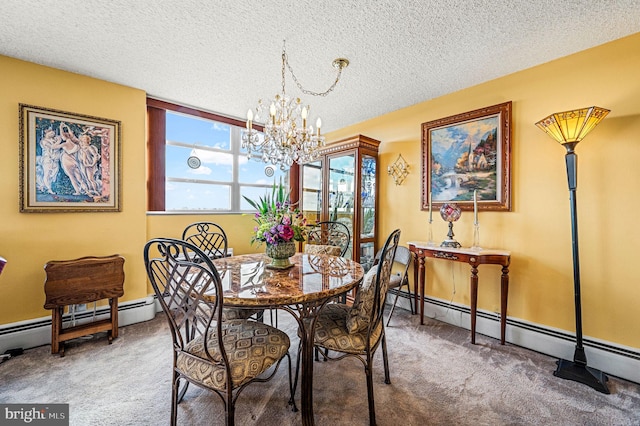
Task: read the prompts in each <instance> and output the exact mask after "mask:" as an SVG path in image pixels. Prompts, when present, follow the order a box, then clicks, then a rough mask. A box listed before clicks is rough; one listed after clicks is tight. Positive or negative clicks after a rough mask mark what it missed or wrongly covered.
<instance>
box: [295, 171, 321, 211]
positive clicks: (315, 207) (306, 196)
mask: <svg viewBox="0 0 640 426" xmlns="http://www.w3.org/2000/svg"><path fill="white" fill-rule="evenodd" d="M299 208H300V210H301V211H302V214H304V216H305V217H306V218H307V220H308V221H309V223H316V222H320V221H321V220H322V219H321V217H322V216H321V215H322V161H314V162H312V163H306V164H304V165H303V166H302V196H301V197H300V206H299Z"/></svg>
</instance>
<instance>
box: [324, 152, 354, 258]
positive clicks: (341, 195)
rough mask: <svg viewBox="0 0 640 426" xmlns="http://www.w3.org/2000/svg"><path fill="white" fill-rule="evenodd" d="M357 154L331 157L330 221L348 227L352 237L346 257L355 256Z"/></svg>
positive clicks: (329, 182) (329, 183)
mask: <svg viewBox="0 0 640 426" xmlns="http://www.w3.org/2000/svg"><path fill="white" fill-rule="evenodd" d="M355 162H356V159H355V154H349V155H340V156H335V157H329V181H328V185H329V220H330V221H335V222H341V223H344V224H345V225H347V228H349V232H350V233H351V235H352V238H351V243H350V245H349V249H348V250H347V252H346V253H345V254H344V257H347V258H352V256H353V233H354V228H353V223H354V216H355V212H354V195H355V190H356V188H355V185H356V183H355Z"/></svg>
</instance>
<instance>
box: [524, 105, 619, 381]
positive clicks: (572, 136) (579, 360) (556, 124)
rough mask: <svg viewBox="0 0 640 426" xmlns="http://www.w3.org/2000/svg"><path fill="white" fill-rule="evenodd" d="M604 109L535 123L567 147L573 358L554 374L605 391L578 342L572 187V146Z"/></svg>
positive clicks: (574, 172) (579, 316)
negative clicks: (572, 297) (574, 340)
mask: <svg viewBox="0 0 640 426" xmlns="http://www.w3.org/2000/svg"><path fill="white" fill-rule="evenodd" d="M608 113H609V110H608V109H604V108H599V107H595V106H593V107H590V108H583V109H577V110H574V111H565V112H558V113H555V114H551V115H550V116H548V117H546V118H543V119H542V120H540V121H538V122H537V123H536V126H538V127H539V128H540V129H542V130H544V131H545V132H546V133H547V134H548V135H550V136H551V137H552V138H554V139H555V140H556V141H558V142H560V143H561V144H562V146H564V147H565V148H566V150H567V153H566V155H565V162H566V165H567V179H568V181H569V199H570V202H571V241H572V245H573V288H574V295H575V316H576V350H575V353H574V355H573V361H569V360H566V359H560V360H558V362H557V364H558V368H557V369H556V371H555V372H554V373H553V375H554V376H556V377H560V378H562V379H568V380H574V381H576V382H580V383H583V384H585V385H588V386H591V387H592V388H594V389H595V390H597V391H598V392H602V393H606V394H608V393H609V389H608V388H607V385H606V382H607V380H608V379H607V376H606V375H605V374H604V373H603V372H602V371H599V370H596V369H595V368H591V367H587V357H586V355H585V353H584V347H583V346H582V308H581V303H580V262H579V259H578V218H577V216H576V187H577V179H578V174H577V162H578V156H577V155H576V153H575V147H576V145H578V142H580V141H581V140H582V139H583V138H584V137H585V136H586V135H587V133H589V132H590V131H591V130H592V129H593V128H594V127H595V126H596V125H597V124H598V123H599V122H600V121H601V120H602V119H603V118H604V117H605V116H606V115H607V114H608Z"/></svg>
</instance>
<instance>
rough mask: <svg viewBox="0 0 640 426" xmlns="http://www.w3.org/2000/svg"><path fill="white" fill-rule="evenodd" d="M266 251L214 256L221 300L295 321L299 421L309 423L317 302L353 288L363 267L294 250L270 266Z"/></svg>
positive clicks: (359, 280) (325, 300)
mask: <svg viewBox="0 0 640 426" xmlns="http://www.w3.org/2000/svg"><path fill="white" fill-rule="evenodd" d="M270 262H271V258H269V257H268V256H267V255H265V254H262V253H258V254H244V255H238V256H231V257H226V258H220V259H215V260H214V261H213V264H214V265H215V267H216V269H217V271H218V274H219V275H220V278H221V281H222V287H223V294H224V305H225V306H231V307H240V308H247V309H281V310H284V311H286V312H289V313H290V314H291V315H292V316H293V318H294V319H295V320H296V321H297V323H298V336H299V338H300V352H299V355H298V356H299V357H300V359H299V363H300V364H299V365H300V369H301V371H300V376H301V388H300V411H301V415H302V424H303V425H305V426H310V425H313V424H314V417H313V362H314V361H313V353H314V351H313V348H314V328H315V322H316V318H317V314H318V312H319V311H320V309H322V307H323V306H324V305H325V304H326V303H328V302H329V301H331V300H332V299H335V298H336V297H338V296H341V295H343V294H345V293H347V292H348V291H350V290H352V289H353V288H354V287H356V286H357V285H358V284H359V283H360V282H361V281H362V278H363V276H364V269H363V267H362V266H361V265H360V264H359V263H357V262H355V261H353V260H350V259H347V258H344V257H338V256H330V255H325V254H306V253H296V254H295V255H293V256H292V257H291V258H290V262H291V266H290V267H288V268H286V269H271V268H270V266H269V264H270Z"/></svg>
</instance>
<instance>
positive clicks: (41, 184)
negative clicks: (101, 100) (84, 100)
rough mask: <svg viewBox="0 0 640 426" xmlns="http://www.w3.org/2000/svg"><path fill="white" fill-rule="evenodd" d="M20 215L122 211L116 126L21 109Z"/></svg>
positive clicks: (49, 111) (88, 118) (101, 120)
mask: <svg viewBox="0 0 640 426" xmlns="http://www.w3.org/2000/svg"><path fill="white" fill-rule="evenodd" d="M20 211H21V212H25V213H42V212H119V211H121V206H120V122H119V121H115V120H109V119H106V118H98V117H92V116H88V115H82V114H75V113H69V112H64V111H58V110H54V109H47V108H41V107H37V106H32V105H25V104H20Z"/></svg>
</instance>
